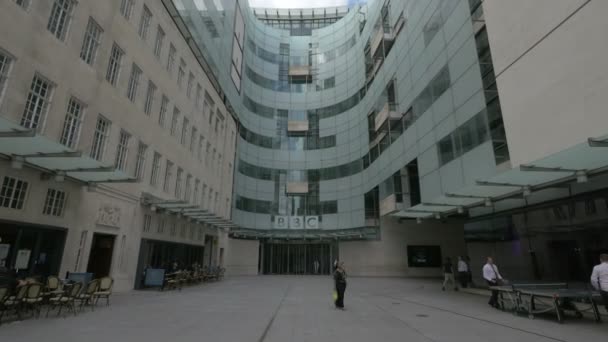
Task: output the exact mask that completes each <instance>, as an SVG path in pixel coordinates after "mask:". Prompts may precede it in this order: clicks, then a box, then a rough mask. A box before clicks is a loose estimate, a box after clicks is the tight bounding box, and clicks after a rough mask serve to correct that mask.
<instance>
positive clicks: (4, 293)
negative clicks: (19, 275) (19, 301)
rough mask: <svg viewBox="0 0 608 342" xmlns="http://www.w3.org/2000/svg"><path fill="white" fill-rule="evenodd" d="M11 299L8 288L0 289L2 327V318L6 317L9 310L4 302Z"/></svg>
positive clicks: (0, 319) (0, 322)
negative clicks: (5, 313)
mask: <svg viewBox="0 0 608 342" xmlns="http://www.w3.org/2000/svg"><path fill="white" fill-rule="evenodd" d="M8 297H9V291H8V287H0V325H2V317H4V312H5V311H6V310H7V309H6V307H5V306H4V302H5V301H6V300H7V299H8Z"/></svg>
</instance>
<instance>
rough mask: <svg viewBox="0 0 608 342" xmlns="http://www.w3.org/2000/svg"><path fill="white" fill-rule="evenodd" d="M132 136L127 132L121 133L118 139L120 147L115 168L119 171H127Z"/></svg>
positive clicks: (117, 149) (117, 150)
mask: <svg viewBox="0 0 608 342" xmlns="http://www.w3.org/2000/svg"><path fill="white" fill-rule="evenodd" d="M130 139H131V135H130V134H129V133H127V132H125V131H120V136H119V138H118V147H117V148H116V159H115V160H114V166H116V169H117V170H122V171H125V169H126V167H127V157H128V155H129V140H130Z"/></svg>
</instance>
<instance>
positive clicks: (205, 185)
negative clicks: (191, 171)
mask: <svg viewBox="0 0 608 342" xmlns="http://www.w3.org/2000/svg"><path fill="white" fill-rule="evenodd" d="M206 198H207V184H204V183H203V191H202V193H201V208H204V207H205V199H206Z"/></svg>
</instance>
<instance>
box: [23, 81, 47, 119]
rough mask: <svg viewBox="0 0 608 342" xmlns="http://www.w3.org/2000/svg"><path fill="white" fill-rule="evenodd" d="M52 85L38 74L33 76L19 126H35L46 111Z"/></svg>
mask: <svg viewBox="0 0 608 342" xmlns="http://www.w3.org/2000/svg"><path fill="white" fill-rule="evenodd" d="M52 91H53V85H52V84H51V82H50V81H49V80H47V79H45V78H43V77H42V76H40V75H36V76H34V79H33V80H32V85H31V87H30V93H29V95H28V96H27V103H26V104H25V109H24V111H23V116H22V117H21V126H23V127H26V128H37V127H38V126H39V125H40V123H41V122H43V120H44V116H45V115H46V113H47V111H48V106H49V102H50V100H51V93H52Z"/></svg>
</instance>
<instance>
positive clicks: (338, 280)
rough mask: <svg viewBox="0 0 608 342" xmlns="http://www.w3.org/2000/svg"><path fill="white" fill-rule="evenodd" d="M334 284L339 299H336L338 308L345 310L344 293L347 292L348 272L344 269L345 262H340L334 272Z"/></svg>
mask: <svg viewBox="0 0 608 342" xmlns="http://www.w3.org/2000/svg"><path fill="white" fill-rule="evenodd" d="M334 282H335V285H336V292H337V294H338V297H337V298H336V301H335V304H336V308H338V309H340V310H344V291H346V270H345V269H344V262H343V261H340V262H339V263H338V264H337V266H336V270H335V271H334Z"/></svg>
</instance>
